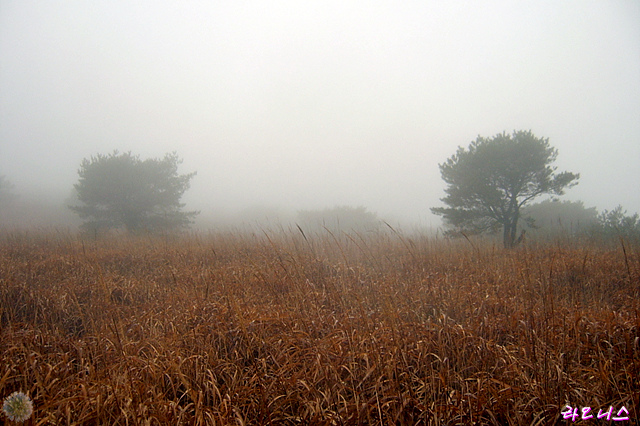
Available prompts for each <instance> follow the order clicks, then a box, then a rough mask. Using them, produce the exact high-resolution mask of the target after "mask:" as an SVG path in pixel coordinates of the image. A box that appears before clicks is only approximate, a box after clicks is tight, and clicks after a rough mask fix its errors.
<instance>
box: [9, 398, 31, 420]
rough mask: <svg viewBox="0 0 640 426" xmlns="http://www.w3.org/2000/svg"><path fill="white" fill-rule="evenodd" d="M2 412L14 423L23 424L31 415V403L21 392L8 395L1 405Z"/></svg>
mask: <svg viewBox="0 0 640 426" xmlns="http://www.w3.org/2000/svg"><path fill="white" fill-rule="evenodd" d="M2 411H4V414H6V416H7V417H9V419H11V420H12V421H14V422H24V421H25V420H27V419H28V418H29V417H31V414H33V402H31V399H30V398H29V397H28V396H27V395H25V394H24V393H22V392H14V393H12V394H11V395H9V396H8V397H7V398H6V399H5V400H4V403H3V404H2Z"/></svg>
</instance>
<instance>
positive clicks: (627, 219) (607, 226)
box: [594, 206, 640, 243]
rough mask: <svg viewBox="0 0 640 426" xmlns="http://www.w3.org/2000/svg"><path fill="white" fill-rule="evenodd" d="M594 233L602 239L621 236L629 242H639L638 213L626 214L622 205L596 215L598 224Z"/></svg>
mask: <svg viewBox="0 0 640 426" xmlns="http://www.w3.org/2000/svg"><path fill="white" fill-rule="evenodd" d="M594 231H595V232H594V234H595V236H597V237H600V238H604V239H612V238H619V237H623V238H626V239H627V240H629V241H631V242H635V243H638V242H640V215H638V213H635V214H633V215H628V214H627V211H626V210H624V209H623V207H622V206H617V207H616V208H615V209H613V210H611V211H609V210H604V211H603V212H602V213H600V214H599V215H598V224H597V226H596V227H595V228H594Z"/></svg>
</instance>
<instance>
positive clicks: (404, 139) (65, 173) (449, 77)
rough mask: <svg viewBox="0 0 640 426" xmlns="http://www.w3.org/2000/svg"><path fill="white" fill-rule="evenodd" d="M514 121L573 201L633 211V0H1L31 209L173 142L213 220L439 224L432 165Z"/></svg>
mask: <svg viewBox="0 0 640 426" xmlns="http://www.w3.org/2000/svg"><path fill="white" fill-rule="evenodd" d="M365 3H366V6H365ZM514 129H518V130H519V129H523V130H526V129H531V130H532V131H533V132H534V134H535V135H536V136H539V137H548V138H550V142H551V144H552V145H553V146H555V147H556V148H558V150H559V152H560V155H559V159H558V162H557V166H558V168H559V170H569V171H573V172H579V173H580V174H581V179H580V184H579V185H578V186H577V187H575V188H573V189H571V190H569V191H568V194H567V196H566V197H565V199H570V200H582V201H584V203H585V205H586V206H588V207H590V206H595V207H597V208H598V209H605V208H606V209H611V208H613V207H615V206H616V205H617V204H622V205H623V206H624V207H626V208H627V209H628V210H629V211H630V212H637V211H640V191H639V189H638V187H639V185H640V167H639V166H640V2H638V1H635V0H628V1H613V0H612V1H585V0H577V1H562V2H557V1H548V2H545V1H519V2H515V1H483V2H473V1H468V2H462V1H446V2H445V1H432V2H429V1H404V2H392V1H371V2H360V1H355V0H354V1H348V0H347V1H345V0H341V1H269V2H266V1H226V2H225V1H219V2H209V1H201V2H196V1H175V2H162V1H133V2H132V1H114V0H110V1H84V0H82V1H64V2H52V1H44V0H38V1H25V0H16V1H9V0H0V174H1V175H6V176H7V178H8V179H10V180H11V181H12V182H13V183H14V184H15V190H14V191H15V192H16V193H17V194H19V195H20V197H21V198H20V199H21V202H22V203H23V204H25V205H31V206H32V207H34V208H35V210H34V213H33V216H32V218H31V219H30V217H31V216H30V215H29V214H23V215H22V216H23V217H22V219H24V220H26V221H27V222H29V221H30V220H31V222H32V223H33V224H38V225H40V224H41V223H42V218H43V217H45V216H46V217H47V218H48V219H47V220H50V221H51V223H58V222H56V221H58V220H59V219H57V216H54V215H53V214H51V215H49V216H47V215H46V214H45V213H43V209H42V208H39V207H38V206H40V205H42V206H44V205H51V206H53V207H56V206H57V207H56V208H58V211H59V212H64V208H63V207H62V206H63V205H64V199H65V198H67V197H69V195H70V194H71V191H72V185H73V183H75V182H76V181H77V178H78V176H77V170H78V167H79V164H80V162H81V161H82V159H83V158H85V157H90V156H91V155H95V154H97V153H110V152H112V151H113V150H114V149H118V150H120V151H129V150H130V151H132V152H134V153H137V154H140V155H141V156H142V157H143V158H146V157H162V156H163V155H164V154H165V153H166V152H170V151H177V152H178V154H179V155H180V156H181V157H182V158H183V159H184V162H183V164H182V166H181V172H182V173H187V172H191V171H197V173H198V174H197V176H196V177H195V178H194V179H193V181H192V187H191V190H190V191H189V192H187V194H186V197H185V200H184V201H186V202H187V203H188V206H187V207H188V208H189V209H199V210H201V211H202V213H201V218H200V219H199V221H200V223H201V224H205V225H206V224H210V223H222V222H223V221H224V220H226V219H229V218H232V217H243V215H244V217H248V216H251V214H255V215H258V216H260V215H267V213H265V212H267V211H269V210H270V211H272V212H281V213H282V214H287V213H295V211H296V210H299V209H321V208H324V207H332V206H335V205H350V206H359V205H362V206H365V207H367V208H368V209H369V210H370V211H373V212H377V213H378V215H379V216H381V217H384V218H390V219H391V220H394V221H399V222H400V223H401V224H403V225H408V226H411V225H415V224H419V225H422V226H430V225H433V226H438V225H439V223H440V221H439V218H437V217H434V216H432V215H431V213H430V212H429V208H430V207H434V206H437V205H441V202H440V201H439V198H441V197H442V196H443V195H444V193H443V189H444V183H443V182H442V180H441V179H440V174H439V169H438V163H441V162H443V161H445V160H446V159H447V158H448V157H449V156H451V155H452V154H453V153H454V152H455V150H456V148H457V147H458V146H459V145H463V146H467V145H468V144H469V142H471V141H472V140H473V139H475V138H476V136H477V135H479V134H480V135H483V136H493V135H495V134H496V133H499V132H502V131H505V130H506V131H507V132H511V131H512V130H514ZM54 210H55V209H54ZM54 210H51V211H52V212H53V211H54ZM251 212H254V213H251ZM256 212H257V213H256ZM43 215H45V216H43Z"/></svg>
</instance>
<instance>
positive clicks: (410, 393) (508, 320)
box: [0, 230, 640, 425]
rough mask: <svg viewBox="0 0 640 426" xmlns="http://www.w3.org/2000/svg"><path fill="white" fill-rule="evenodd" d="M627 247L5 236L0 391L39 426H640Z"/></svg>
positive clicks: (634, 287)
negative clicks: (15, 397)
mask: <svg viewBox="0 0 640 426" xmlns="http://www.w3.org/2000/svg"><path fill="white" fill-rule="evenodd" d="M633 250H634V249H633V247H627V249H626V251H625V252H624V253H623V252H622V250H620V249H617V250H615V249H604V248H598V247H590V246H577V247H571V246H567V245H563V246H544V247H536V248H533V247H523V248H521V249H518V250H513V251H504V250H502V249H498V248H495V247H493V246H483V245H482V244H479V245H478V244H476V245H474V246H473V247H471V246H470V245H469V244H467V243H465V242H460V243H452V242H446V241H436V240H433V239H427V238H423V237H415V238H413V239H412V238H409V237H403V236H401V235H398V234H394V233H390V234H385V233H377V234H375V235H373V236H363V235H358V234H352V235H351V234H350V235H347V234H342V235H334V234H330V233H327V234H322V235H304V234H302V233H301V232H298V230H295V232H294V231H291V232H280V233H269V232H265V233H263V234H259V235H241V234H224V233H220V234H213V235H210V236H207V237H204V236H198V235H194V236H190V237H185V238H181V239H178V240H173V241H169V240H168V239H160V238H158V239H153V238H143V237H140V238H137V239H129V238H118V239H108V238H105V239H102V240H97V241H82V240H81V239H78V238H71V237H64V236H60V235H58V236H46V235H41V236H33V235H31V236H30V235H18V234H13V235H4V236H3V237H2V242H1V243H0V309H1V312H0V316H1V318H0V322H1V327H2V328H1V335H0V353H1V354H2V362H1V363H0V366H1V367H0V368H1V369H2V370H0V396H1V397H3V398H4V397H5V396H7V395H9V394H10V393H11V392H13V391H16V390H22V391H25V392H28V394H29V395H30V396H31V398H32V399H33V402H34V409H35V411H34V416H33V417H32V419H31V420H30V422H31V424H69V425H71V424H122V425H124V424H158V425H160V424H162V425H164V424H252V425H254V424H255V425H259V424H326V425H360V424H363V425H364V424H412V425H413V424H423V425H439V424H503V425H504V424H513V425H523V424H554V423H564V422H565V420H563V419H562V415H561V414H560V412H561V410H563V408H564V407H565V405H566V404H569V405H571V406H573V407H587V406H589V407H592V408H593V409H595V410H596V411H597V409H599V408H602V409H607V408H608V407H609V406H613V407H614V410H616V411H617V410H618V409H619V408H620V407H622V406H625V407H626V408H627V409H628V410H629V417H630V418H631V422H633V421H635V422H636V423H637V422H638V419H639V418H640V417H639V416H640V414H639V413H638V411H637V409H636V407H638V406H639V405H640V396H639V395H640V383H639V373H640V284H639V283H640V256H639V255H638V250H637V248H636V249H635V251H633Z"/></svg>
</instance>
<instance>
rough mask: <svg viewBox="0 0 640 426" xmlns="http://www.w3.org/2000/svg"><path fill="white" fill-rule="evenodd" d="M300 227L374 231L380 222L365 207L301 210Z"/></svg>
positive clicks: (299, 213)
mask: <svg viewBox="0 0 640 426" xmlns="http://www.w3.org/2000/svg"><path fill="white" fill-rule="evenodd" d="M298 221H299V222H300V224H301V225H303V226H305V227H308V228H311V229H314V230H318V231H319V230H322V229H328V230H330V231H332V232H333V231H356V232H366V231H375V230H377V229H378V228H379V227H380V221H379V220H378V216H377V215H376V214H375V213H372V212H369V211H367V209H366V208H365V207H362V206H360V207H349V206H340V207H334V208H331V209H324V210H302V211H299V212H298Z"/></svg>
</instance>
